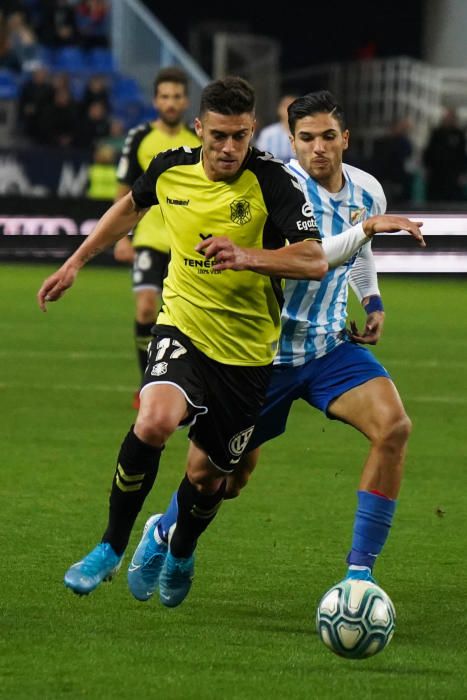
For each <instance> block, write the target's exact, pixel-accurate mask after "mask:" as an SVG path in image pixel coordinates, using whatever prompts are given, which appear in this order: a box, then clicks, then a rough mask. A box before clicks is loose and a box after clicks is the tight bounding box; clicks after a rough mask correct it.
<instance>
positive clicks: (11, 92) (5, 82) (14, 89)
mask: <svg viewBox="0 0 467 700" xmlns="http://www.w3.org/2000/svg"><path fill="white" fill-rule="evenodd" d="M17 97H18V84H17V82H16V80H15V78H14V77H13V74H12V73H10V71H8V70H0V100H14V99H16V98H17Z"/></svg>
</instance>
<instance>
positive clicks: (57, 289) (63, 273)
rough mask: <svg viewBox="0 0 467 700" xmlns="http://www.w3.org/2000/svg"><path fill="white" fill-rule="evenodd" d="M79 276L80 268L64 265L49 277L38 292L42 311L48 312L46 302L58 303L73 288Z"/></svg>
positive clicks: (38, 301)
mask: <svg viewBox="0 0 467 700" xmlns="http://www.w3.org/2000/svg"><path fill="white" fill-rule="evenodd" d="M77 274H78V268H77V267H74V266H73V265H70V264H65V265H62V267H61V268H60V269H59V270H57V272H54V274H53V275H50V277H47V279H46V280H45V281H44V282H43V283H42V287H41V288H40V289H39V291H38V292H37V303H38V304H39V308H40V309H41V311H47V306H46V302H48V301H57V300H58V299H60V297H62V296H63V295H64V294H65V292H66V290H67V289H69V288H70V287H71V285H72V284H73V282H74V281H75V279H76V275H77Z"/></svg>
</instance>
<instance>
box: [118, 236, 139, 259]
mask: <svg viewBox="0 0 467 700" xmlns="http://www.w3.org/2000/svg"><path fill="white" fill-rule="evenodd" d="M114 258H115V260H117V261H118V262H121V263H129V264H130V265H131V264H132V263H133V260H134V259H135V249H134V248H133V246H132V244H131V241H130V239H129V238H128V236H123V238H120V240H119V241H117V243H116V244H115V247H114Z"/></svg>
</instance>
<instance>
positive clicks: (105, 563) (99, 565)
mask: <svg viewBox="0 0 467 700" xmlns="http://www.w3.org/2000/svg"><path fill="white" fill-rule="evenodd" d="M122 559H123V555H121V556H119V555H118V554H116V553H115V552H114V550H113V549H112V546H111V545H110V544H109V543H108V542H101V543H100V544H98V545H97V547H94V549H93V550H92V552H89V554H87V555H86V556H85V557H84V559H82V560H81V561H78V562H76V564H73V565H72V566H70V568H69V569H68V571H67V572H66V574H65V578H64V583H65V586H66V587H67V588H71V590H72V591H73V592H74V593H77V594H78V595H88V593H92V591H93V590H94V589H95V588H97V586H98V585H99V584H100V583H102V581H111V580H112V578H113V577H114V576H115V574H116V573H117V571H118V570H119V568H120V564H121V563H122Z"/></svg>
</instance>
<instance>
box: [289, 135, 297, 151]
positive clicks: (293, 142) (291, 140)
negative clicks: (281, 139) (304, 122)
mask: <svg viewBox="0 0 467 700" xmlns="http://www.w3.org/2000/svg"><path fill="white" fill-rule="evenodd" d="M289 141H290V145H291V146H292V151H293V152H294V154H295V155H297V149H296V148H295V138H294V136H293V135H292V134H289Z"/></svg>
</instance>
